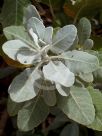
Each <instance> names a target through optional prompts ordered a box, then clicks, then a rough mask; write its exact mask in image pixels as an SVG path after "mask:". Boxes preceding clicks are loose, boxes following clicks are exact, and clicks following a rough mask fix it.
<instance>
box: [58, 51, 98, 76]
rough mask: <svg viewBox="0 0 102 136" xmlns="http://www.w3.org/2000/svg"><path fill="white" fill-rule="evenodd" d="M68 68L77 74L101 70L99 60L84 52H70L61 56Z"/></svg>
mask: <svg viewBox="0 0 102 136" xmlns="http://www.w3.org/2000/svg"><path fill="white" fill-rule="evenodd" d="M60 57H61V58H63V59H64V60H65V64H66V65H67V67H68V68H69V69H70V70H71V71H72V72H73V73H75V74H79V73H90V72H93V71H95V70H96V69H98V68H99V61H98V58H97V57H96V56H94V55H91V54H89V53H87V52H83V51H77V50H73V51H68V52H65V53H63V54H61V55H60Z"/></svg>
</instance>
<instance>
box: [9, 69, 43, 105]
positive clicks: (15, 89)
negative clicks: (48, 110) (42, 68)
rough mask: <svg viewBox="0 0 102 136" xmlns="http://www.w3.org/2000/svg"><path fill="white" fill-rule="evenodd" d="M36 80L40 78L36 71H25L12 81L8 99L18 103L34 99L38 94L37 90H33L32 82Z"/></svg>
mask: <svg viewBox="0 0 102 136" xmlns="http://www.w3.org/2000/svg"><path fill="white" fill-rule="evenodd" d="M38 78H40V75H39V71H38V70H34V69H31V68H27V69H25V70H24V71H23V72H22V73H21V74H19V75H18V76H16V77H15V78H14V79H13V81H12V83H11V85H10V87H9V89H8V92H9V95H10V98H11V99H12V100H13V101H14V102H18V103H19V102H24V101H27V100H30V99H32V98H34V97H35V96H36V95H37V94H38V92H39V90H35V89H34V82H35V80H37V79H38Z"/></svg>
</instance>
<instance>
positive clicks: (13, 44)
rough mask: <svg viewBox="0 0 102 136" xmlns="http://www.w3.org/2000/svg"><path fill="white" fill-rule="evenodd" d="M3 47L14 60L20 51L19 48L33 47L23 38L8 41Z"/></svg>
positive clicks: (27, 48) (28, 48)
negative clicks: (23, 40)
mask: <svg viewBox="0 0 102 136" xmlns="http://www.w3.org/2000/svg"><path fill="white" fill-rule="evenodd" d="M2 49H3V51H4V53H5V54H6V55H7V56H8V57H10V58H11V59H13V60H16V59H17V53H18V52H19V50H20V51H21V50H22V51H23V50H25V49H26V50H31V48H30V47H29V46H28V45H27V44H25V43H24V42H22V41H21V40H10V41H7V42H5V43H4V44H3V46H2ZM32 50H33V49H32Z"/></svg>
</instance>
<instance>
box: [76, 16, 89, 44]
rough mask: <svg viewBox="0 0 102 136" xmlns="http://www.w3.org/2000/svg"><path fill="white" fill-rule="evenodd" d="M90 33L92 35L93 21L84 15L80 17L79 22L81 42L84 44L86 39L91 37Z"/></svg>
mask: <svg viewBox="0 0 102 136" xmlns="http://www.w3.org/2000/svg"><path fill="white" fill-rule="evenodd" d="M90 35H91V23H90V21H89V20H88V19H87V18H85V17H83V18H81V19H80V21H79V24H78V38H79V43H80V44H81V45H83V44H84V42H85V40H87V39H89V37H90Z"/></svg>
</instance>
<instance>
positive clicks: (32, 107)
mask: <svg viewBox="0 0 102 136" xmlns="http://www.w3.org/2000/svg"><path fill="white" fill-rule="evenodd" d="M48 114H49V107H48V106H47V105H46V104H45V103H44V101H43V99H42V98H41V97H39V96H38V97H37V98H35V99H34V100H33V101H32V102H31V103H30V104H28V105H27V106H25V107H23V108H22V109H21V110H20V111H19V113H18V118H17V124H18V128H19V129H20V130H22V131H29V130H32V129H33V128H35V127H37V126H38V125H39V124H40V123H42V122H43V121H44V120H45V119H46V117H47V115H48Z"/></svg>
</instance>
